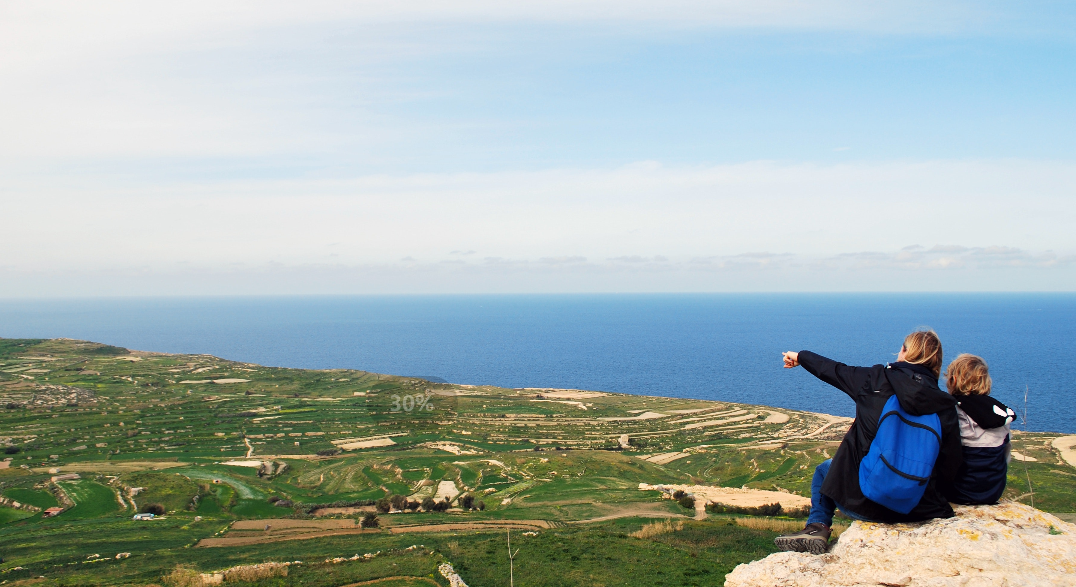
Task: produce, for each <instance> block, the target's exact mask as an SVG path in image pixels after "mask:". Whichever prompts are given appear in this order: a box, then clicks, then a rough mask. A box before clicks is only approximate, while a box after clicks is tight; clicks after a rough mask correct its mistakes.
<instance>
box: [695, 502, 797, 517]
mask: <svg viewBox="0 0 1076 587" xmlns="http://www.w3.org/2000/svg"><path fill="white" fill-rule="evenodd" d="M708 509H709V510H710V511H711V512H713V513H715V514H747V515H749V516H779V515H781V511H782V510H781V504H779V503H769V504H765V505H760V506H755V507H743V506H736V505H726V504H723V503H715V504H711V505H710V506H709V508H708Z"/></svg>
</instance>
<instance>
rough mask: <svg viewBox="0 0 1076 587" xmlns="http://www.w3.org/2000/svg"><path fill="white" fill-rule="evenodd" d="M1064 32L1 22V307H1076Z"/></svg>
mask: <svg viewBox="0 0 1076 587" xmlns="http://www.w3.org/2000/svg"><path fill="white" fill-rule="evenodd" d="M1074 226H1076V5H1073V4H1072V3H1071V2H1050V1H1044V2H1034V3H1027V2H1000V1H978V2H971V1H968V2H947V1H941V0H939V1H932V2H926V1H923V2H897V1H892V2H889V1H875V2H871V1H865V0H857V1H850V0H849V1H846V0H820V1H817V2H810V3H807V2H801V1H783V0H751V1H746V0H722V1H711V2H698V1H693V0H671V1H664V2H639V1H633V0H620V1H615V2H614V1H606V0H574V1H571V2H568V1H547V2H529V1H517V2H490V1H487V0H463V1H457V2H443V1H438V2H433V1H416V2H400V1H395V2H381V1H365V2H346V3H345V2H322V1H320V0H308V1H304V2H301V3H296V2H277V1H274V0H266V1H259V2H228V1H213V2H202V1H197V0H195V1H187V2H182V3H179V2H171V3H165V2H145V1H136V2H111V1H107V0H105V1H100V2H93V3H87V2H62V1H57V2H47V3H46V2H34V1H27V2H23V1H9V0H0V247H2V250H3V254H0V297H6V298H38V297H83V296H143V295H288V294H395V293H400V294H410V293H545V292H549V293H554V292H711V291H712V292H722V291H1074V290H1076V230H1073V227H1074Z"/></svg>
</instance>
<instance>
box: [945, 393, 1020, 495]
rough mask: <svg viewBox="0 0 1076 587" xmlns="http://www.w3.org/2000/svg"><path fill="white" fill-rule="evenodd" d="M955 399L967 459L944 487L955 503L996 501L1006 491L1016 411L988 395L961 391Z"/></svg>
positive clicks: (946, 493)
mask: <svg viewBox="0 0 1076 587" xmlns="http://www.w3.org/2000/svg"><path fill="white" fill-rule="evenodd" d="M956 400H957V402H958V403H957V408H956V413H957V420H958V421H959V423H960V443H961V444H962V445H963V454H964V462H963V464H962V465H961V466H960V469H958V471H957V474H956V477H955V478H953V481H952V483H951V484H947V485H946V486H945V487H944V492H945V495H946V497H947V498H948V499H949V501H951V502H954V503H963V504H973V505H974V504H993V503H997V501H998V499H1000V498H1001V494H1002V493H1003V492H1004V491H1005V476H1006V474H1007V472H1008V466H1009V458H1010V446H1011V445H1010V443H1009V431H1010V425H1011V424H1012V421H1013V418H1015V417H1016V414H1015V413H1014V412H1013V411H1012V410H1011V409H1009V408H1008V407H1006V406H1005V404H1003V403H1001V402H999V401H998V400H996V399H994V398H992V397H990V396H988V395H962V396H956Z"/></svg>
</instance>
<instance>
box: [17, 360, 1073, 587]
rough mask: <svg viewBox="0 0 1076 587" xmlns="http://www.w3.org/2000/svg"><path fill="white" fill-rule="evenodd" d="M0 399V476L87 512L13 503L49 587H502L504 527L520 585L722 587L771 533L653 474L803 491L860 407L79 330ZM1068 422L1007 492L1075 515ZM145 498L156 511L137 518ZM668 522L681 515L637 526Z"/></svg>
mask: <svg viewBox="0 0 1076 587" xmlns="http://www.w3.org/2000/svg"><path fill="white" fill-rule="evenodd" d="M0 406H3V407H2V409H0V441H2V442H3V443H4V447H5V448H6V447H11V448H10V450H9V454H7V455H5V458H10V459H11V460H10V462H9V465H8V467H7V468H5V469H0V492H2V494H3V495H4V496H5V497H8V498H10V499H13V500H17V501H19V502H22V503H26V504H30V505H33V506H37V507H39V508H42V509H44V508H48V507H54V506H57V505H61V504H60V502H61V501H64V500H69V503H73V504H74V505H73V506H72V507H67V509H66V510H65V511H64V512H63V513H61V514H60V515H58V516H56V517H53V518H43V517H42V516H41V515H40V514H35V513H33V512H27V511H20V510H14V509H12V508H3V507H0V557H2V558H3V562H2V563H0V582H3V581H8V582H9V583H12V584H17V582H18V581H21V580H27V579H31V578H34V577H44V579H43V580H41V581H39V583H38V584H42V585H109V584H117V585H119V584H134V585H148V584H158V585H164V584H165V583H167V581H166V577H167V576H169V574H170V573H172V572H173V571H174V570H175V569H176V568H177V566H178V567H183V568H188V569H194V570H197V571H199V572H217V571H221V570H224V569H227V568H229V567H233V566H236V565H244V564H253V563H261V562H266V561H279V562H284V561H287V562H295V561H301V564H295V565H292V566H290V567H289V568H288V575H287V577H275V578H272V579H266V580H265V581H263V584H272V585H299V584H302V585H324V586H327V587H336V586H341V585H346V584H349V583H355V582H360V581H368V580H373V579H379V578H386V579H387V580H386V582H380V583H377V584H378V585H432V584H438V585H447V581H446V580H445V579H444V578H443V577H441V576H440V575H439V574H438V573H437V572H436V568H437V565H438V564H439V563H441V562H445V561H449V562H451V563H452V564H453V565H454V566H455V568H456V570H457V571H458V572H459V573H460V574H461V575H462V576H463V577H464V579H465V580H466V581H467V582H468V584H469V585H470V586H471V587H481V586H486V585H489V586H492V585H504V584H506V582H507V581H506V578H507V566H506V565H507V562H508V561H507V558H506V556H505V553H506V544H505V539H506V534H507V528H506V527H505V526H504V525H505V524H506V523H509V522H511V523H513V524H517V525H516V527H515V529H513V530H512V541H513V545H514V546H518V547H519V548H520V554H519V556H518V558H517V559H516V563H515V576H516V581H517V584H519V585H528V586H540V585H642V584H646V585H721V584H722V583H723V582H724V575H725V573H727V572H728V571H729V570H731V569H732V568H733V567H734V566H735V565H736V564H739V563H742V562H747V561H750V560H754V559H757V558H759V557H762V556H765V555H766V554H767V553H769V552H771V551H772V550H773V544H772V538H773V536H774V533H773V532H768V531H763V530H752V529H748V528H745V527H741V526H737V525H734V524H733V523H732V522H731V521H730V520H732V518H731V517H726V516H720V515H718V516H714V515H710V517H709V518H707V519H699V520H692V519H691V518H692V517H693V516H694V515H695V511H694V510H685V509H684V508H682V507H681V506H679V505H678V504H677V503H675V502H674V501H672V500H668V499H663V498H662V494H661V492H659V491H654V490H647V491H641V490H640V488H639V484H640V483H647V484H651V485H653V484H676V485H685V486H688V485H702V486H708V487H735V488H740V487H746V488H747V489H753V490H761V491H780V492H792V493H795V494H799V495H801V496H807V495H809V483H810V475H811V473H812V471H813V468H814V466H815V465H817V464H818V463H819V462H821V461H822V460H824V459H825V458H827V456H828V455H832V454H833V451H834V450H835V449H836V446H837V444H838V442H839V440H840V438H841V436H842V435H843V433H844V431H845V430H846V429H847V423H848V422H847V420H840V419H836V420H835V419H833V418H832V417H830V416H825V415H822V414H811V413H805V412H795V411H791V410H784V409H775V408H768V407H762V406H750V405H741V404H731V403H725V402H707V401H698V400H685V399H672V398H660V397H643V396H628V395H618V394H609V393H598V392H583V391H577V390H548V389H543V390H531V389H528V390H518V389H502V388H495V387H471V386H464V385H452V384H433V383H429V382H427V381H424V380H421V379H413V378H403V377H394V376H388V375H379V374H374V373H366V372H362V371H353V370H326V371H311V370H299V369H283V368H269V367H262V366H259V365H253V364H247V363H237V362H231V361H225V360H222V359H218V358H215V357H211V356H207V355H160V354H152V353H138V352H129V351H127V350H126V349H119V348H116V347H109V346H106V345H100V344H95V343H87V342H82V341H72V340H3V339H0ZM1056 436H1057V435H1054V434H1014V446H1015V448H1016V450H1018V451H1019V452H1020V453H1022V454H1024V455H1027V456H1030V457H1033V458H1035V459H1036V460H1035V461H1033V462H1028V463H1026V470H1025V463H1023V462H1017V461H1015V460H1014V461H1013V465H1012V467H1011V469H1010V477H1009V488H1008V491H1007V494H1006V495H1007V497H1008V498H1011V499H1019V500H1020V501H1023V502H1025V503H1030V501H1031V500H1032V499H1034V501H1035V505H1036V506H1038V507H1040V508H1042V509H1045V510H1047V511H1054V512H1076V469H1074V468H1073V467H1072V466H1070V465H1068V464H1067V463H1065V462H1064V461H1063V460H1061V459H1060V458H1059V455H1058V454H1057V452H1056V451H1054V450H1053V449H1052V448H1051V446H1050V442H1051V440H1052V439H1053V438H1055V437H1056ZM70 474H77V475H78V478H77V479H75V478H67V477H66V476H67V475H70ZM61 476H63V477H61ZM54 477H56V479H54ZM1028 477H1030V479H1031V483H1032V486H1033V488H1034V492H1032V491H1029V489H1028ZM447 490H450V491H448V493H445V491H447ZM457 494H458V495H465V494H470V495H471V496H473V498H474V503H475V505H476V506H477V505H478V503H479V502H481V505H482V506H483V509H477V508H476V509H475V510H472V511H463V510H462V509H461V508H460V507H459V506H460V503H461V502H460V501H459V499H458V498H457V499H453V500H451V504H450V506H449V507H450V509H449V510H448V511H446V512H439V511H425V510H424V508H421V507H418V503H419V502H421V501H422V500H423V499H426V498H433V497H435V496H438V497H444V496H445V495H448V496H449V497H450V498H451V497H452V496H456V495H457ZM392 495H397V496H404V497H406V498H407V499H406V500H404V501H405V502H406V501H408V500H410V501H411V502H412V504H413V505H414V506H415V507H413V508H410V509H407V510H405V511H404V512H400V513H391V514H385V513H382V514H380V516H379V522H380V527H379V529H378V530H374V531H366V532H364V533H359V532H358V529H357V527H354V526H350V525H351V524H353V521H354V520H358V519H361V518H362V517H363V516H364V515H366V513H367V512H369V511H372V510H373V509H374V508H375V507H376V505H375V502H376V501H377V500H379V499H381V498H385V497H389V496H392ZM782 495H788V493H782ZM57 497H60V498H63V499H61V500H58V499H57ZM121 502H122V504H121ZM65 503H68V502H65ZM150 505H159V506H160V507H161V508H162V509H163V511H164V512H165V513H164V515H163V517H161V518H159V519H155V520H152V521H134V520H132V519H131V516H132V515H133V513H134V512H135V511H136V509H144V508H146V507H148V506H150ZM327 508H333V509H327ZM654 517H673V518H674V519H677V520H679V521H682V522H684V524H683V526H682V528H681V529H680V530H675V531H671V532H667V533H664V534H660V535H656V536H651V537H649V538H635V537H632V536H631V533H633V532H635V531H637V530H639V529H640V528H641V527H642V526H643V525H644V524H647V523H649V522H651V521H653V520H652V519H653V518H654ZM333 520H336V521H333ZM244 524H245V525H244ZM319 524H320V525H319ZM324 524H329V525H330V526H331V527H330V526H324ZM333 524H336V525H335V526H332V525H333ZM340 524H343V526H340ZM443 524H456V525H457V526H452V527H448V528H446V527H445V526H443ZM460 524H464V526H459V525H460ZM289 525H290V526H289ZM267 526H268V528H266V527H267ZM334 528H335V529H337V530H334ZM341 528H342V530H341V531H338V529H341ZM349 528H351V529H349ZM395 531H400V532H404V533H394V532H395ZM334 532H335V533H334ZM341 532H342V533H341ZM525 532H526V534H525ZM304 533H306V534H305V535H303V534H304ZM300 535H302V536H300ZM297 537H301V538H302V539H297ZM413 545H414V548H410V547H411V546H413ZM367 553H369V554H372V555H373V554H375V553H380V554H376V556H373V557H372V558H363V557H361V555H363V554H367ZM127 554H129V556H125V555H127ZM117 555H119V558H117ZM355 555H360V558H359V559H355V560H352V558H354V557H355ZM334 558H335V559H341V560H337V561H336V562H333V559H334ZM327 559H328V562H326V561H327ZM19 567H21V568H19ZM17 568H18V569H17ZM228 583H229V584H232V583H234V582H232V581H229V582H228Z"/></svg>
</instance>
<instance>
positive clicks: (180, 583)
mask: <svg viewBox="0 0 1076 587" xmlns="http://www.w3.org/2000/svg"><path fill="white" fill-rule="evenodd" d="M161 579H162V580H163V581H164V584H165V585H170V586H171V587H202V586H203V585H205V581H203V580H202V574H201V573H199V572H198V571H196V570H194V569H192V568H190V567H185V566H183V565H177V566H176V568H175V569H174V570H173V571H172V572H171V573H168V574H167V575H165V576H164V577H162V578H161Z"/></svg>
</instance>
